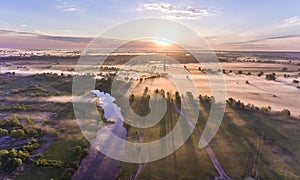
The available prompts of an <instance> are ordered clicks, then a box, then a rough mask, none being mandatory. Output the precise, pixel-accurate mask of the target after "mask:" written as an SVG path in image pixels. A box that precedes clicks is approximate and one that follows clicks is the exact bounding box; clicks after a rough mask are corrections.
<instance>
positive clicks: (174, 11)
mask: <svg viewBox="0 0 300 180" xmlns="http://www.w3.org/2000/svg"><path fill="white" fill-rule="evenodd" d="M136 10H137V11H143V10H145V11H157V12H160V13H162V14H164V15H163V16H162V17H163V18H166V19H187V20H196V19H200V18H202V17H205V16H215V15H218V14H219V12H218V11H216V10H210V9H196V8H193V7H191V6H178V5H173V4H168V3H147V4H144V5H143V6H142V8H137V9H136Z"/></svg>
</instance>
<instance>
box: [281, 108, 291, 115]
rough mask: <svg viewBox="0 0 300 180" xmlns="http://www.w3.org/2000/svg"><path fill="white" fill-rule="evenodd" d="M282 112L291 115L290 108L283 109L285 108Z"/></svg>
mask: <svg viewBox="0 0 300 180" xmlns="http://www.w3.org/2000/svg"><path fill="white" fill-rule="evenodd" d="M281 114H283V115H286V116H291V112H290V110H288V109H283V110H282V111H281Z"/></svg>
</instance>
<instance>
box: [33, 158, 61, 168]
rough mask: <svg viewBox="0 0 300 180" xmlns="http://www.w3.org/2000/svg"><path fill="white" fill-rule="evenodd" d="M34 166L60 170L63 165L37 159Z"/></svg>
mask: <svg viewBox="0 0 300 180" xmlns="http://www.w3.org/2000/svg"><path fill="white" fill-rule="evenodd" d="M36 165H37V166H48V167H57V168H61V167H62V166H63V163H62V162H61V161H59V160H48V159H39V160H37V161H36Z"/></svg>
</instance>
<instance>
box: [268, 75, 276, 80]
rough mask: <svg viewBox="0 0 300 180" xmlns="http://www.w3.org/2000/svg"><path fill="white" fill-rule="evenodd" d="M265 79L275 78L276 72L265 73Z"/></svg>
mask: <svg viewBox="0 0 300 180" xmlns="http://www.w3.org/2000/svg"><path fill="white" fill-rule="evenodd" d="M266 79H267V80H273V81H274V80H275V79H276V74H275V73H272V74H267V75H266Z"/></svg>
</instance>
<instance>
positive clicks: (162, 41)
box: [154, 39, 171, 47]
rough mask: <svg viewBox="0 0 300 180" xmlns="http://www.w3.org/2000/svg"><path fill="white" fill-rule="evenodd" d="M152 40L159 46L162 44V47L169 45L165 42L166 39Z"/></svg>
mask: <svg viewBox="0 0 300 180" xmlns="http://www.w3.org/2000/svg"><path fill="white" fill-rule="evenodd" d="M154 42H155V43H156V44H157V45H159V46H163V47H166V46H169V45H171V43H169V42H167V41H164V40H157V39H156V40H154Z"/></svg>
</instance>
